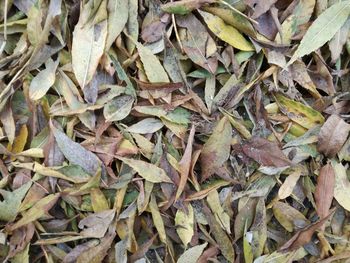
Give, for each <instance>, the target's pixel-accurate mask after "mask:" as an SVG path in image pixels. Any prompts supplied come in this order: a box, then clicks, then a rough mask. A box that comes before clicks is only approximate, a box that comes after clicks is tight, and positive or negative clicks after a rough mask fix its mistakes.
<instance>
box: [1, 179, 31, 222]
mask: <svg viewBox="0 0 350 263" xmlns="http://www.w3.org/2000/svg"><path fill="white" fill-rule="evenodd" d="M31 185H32V182H28V183H25V184H23V185H22V186H21V187H19V188H18V189H16V190H14V191H13V192H8V191H5V190H3V189H0V194H1V195H2V197H3V199H4V200H3V201H1V202H0V209H1V214H0V220H2V221H9V222H11V221H13V220H15V218H16V216H17V213H18V211H19V208H20V206H21V202H22V199H23V198H24V196H25V195H26V193H27V192H28V190H29V188H30V187H31Z"/></svg>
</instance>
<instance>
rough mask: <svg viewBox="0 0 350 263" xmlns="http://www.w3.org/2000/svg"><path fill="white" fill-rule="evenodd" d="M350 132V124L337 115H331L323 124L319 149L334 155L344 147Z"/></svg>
mask: <svg viewBox="0 0 350 263" xmlns="http://www.w3.org/2000/svg"><path fill="white" fill-rule="evenodd" d="M349 132H350V124H348V123H346V122H345V121H343V120H342V119H341V118H340V117H339V116H337V115H331V116H330V117H329V118H328V119H327V121H326V122H325V123H324V125H323V126H322V128H321V130H320V133H319V136H318V144H317V147H318V151H319V152H321V153H324V155H326V156H328V157H334V156H335V155H336V154H337V153H338V152H339V151H340V149H341V148H342V146H343V144H344V143H345V141H346V139H347V137H348V135H349Z"/></svg>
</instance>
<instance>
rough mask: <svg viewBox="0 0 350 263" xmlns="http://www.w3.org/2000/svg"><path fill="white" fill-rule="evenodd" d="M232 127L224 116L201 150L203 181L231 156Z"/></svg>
mask: <svg viewBox="0 0 350 263" xmlns="http://www.w3.org/2000/svg"><path fill="white" fill-rule="evenodd" d="M231 134H232V128H231V125H230V123H229V121H228V119H227V118H226V117H223V118H222V119H221V120H220V121H219V123H218V124H217V125H216V127H215V129H214V130H213V133H212V135H211V136H210V137H209V139H208V141H207V142H206V143H205V144H204V147H203V149H202V152H201V157H200V158H201V159H200V163H201V168H202V176H201V178H202V181H204V180H206V179H207V178H209V177H210V176H211V175H212V174H213V173H215V171H216V170H217V169H218V168H220V167H221V166H222V165H223V164H224V162H225V161H226V160H227V159H228V158H229V154H230V149H231V145H230V143H231Z"/></svg>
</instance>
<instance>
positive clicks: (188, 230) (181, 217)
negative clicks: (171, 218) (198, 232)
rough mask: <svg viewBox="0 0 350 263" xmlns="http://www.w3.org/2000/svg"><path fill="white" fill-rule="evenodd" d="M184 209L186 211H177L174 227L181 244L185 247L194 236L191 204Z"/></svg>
mask: <svg viewBox="0 0 350 263" xmlns="http://www.w3.org/2000/svg"><path fill="white" fill-rule="evenodd" d="M185 208H186V209H187V211H182V210H177V212H176V216H175V226H176V232H177V234H178V235H179V237H180V239H181V241H182V243H183V244H184V245H185V246H187V244H188V243H189V242H190V241H191V239H192V237H193V234H194V230H193V227H194V214H193V208H192V206H191V204H188V205H187V206H186V207H185Z"/></svg>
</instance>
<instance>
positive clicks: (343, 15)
mask: <svg viewBox="0 0 350 263" xmlns="http://www.w3.org/2000/svg"><path fill="white" fill-rule="evenodd" d="M349 14H350V2H349V1H341V2H338V3H336V4H333V5H332V6H331V7H329V8H328V9H327V10H326V11H324V12H323V13H322V14H321V15H320V16H319V17H318V18H317V19H316V20H315V21H314V22H313V23H312V25H311V26H310V28H309V29H308V30H307V32H306V34H305V36H304V37H303V39H302V40H301V42H300V45H299V46H298V49H297V50H296V51H295V52H294V54H293V56H292V58H291V59H290V61H289V62H288V64H289V65H290V64H292V63H293V62H294V61H295V60H297V59H298V58H300V57H303V56H304V55H307V54H310V53H311V52H313V51H315V50H316V49H318V48H320V47H321V46H323V45H324V44H325V43H326V42H327V41H329V40H330V39H331V38H332V37H333V36H334V35H335V34H336V33H337V31H338V30H339V29H340V28H341V27H342V26H343V25H344V23H345V21H346V20H347V18H348V17H349Z"/></svg>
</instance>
